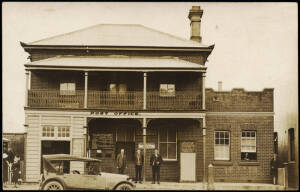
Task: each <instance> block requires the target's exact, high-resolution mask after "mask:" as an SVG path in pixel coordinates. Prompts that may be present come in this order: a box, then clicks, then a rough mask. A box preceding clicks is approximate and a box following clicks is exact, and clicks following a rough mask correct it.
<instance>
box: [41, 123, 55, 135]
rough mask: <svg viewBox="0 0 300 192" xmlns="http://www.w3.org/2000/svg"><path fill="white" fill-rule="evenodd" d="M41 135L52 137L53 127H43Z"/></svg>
mask: <svg viewBox="0 0 300 192" xmlns="http://www.w3.org/2000/svg"><path fill="white" fill-rule="evenodd" d="M42 135H43V137H54V126H52V125H44V126H43V132H42Z"/></svg>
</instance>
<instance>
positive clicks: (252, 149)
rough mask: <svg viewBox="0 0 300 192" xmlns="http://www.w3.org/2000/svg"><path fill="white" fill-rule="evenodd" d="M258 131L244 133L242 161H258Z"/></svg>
mask: <svg viewBox="0 0 300 192" xmlns="http://www.w3.org/2000/svg"><path fill="white" fill-rule="evenodd" d="M256 159H257V154H256V131H242V138H241V160H245V161H249V160H256Z"/></svg>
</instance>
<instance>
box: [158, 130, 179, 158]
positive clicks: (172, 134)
mask: <svg viewBox="0 0 300 192" xmlns="http://www.w3.org/2000/svg"><path fill="white" fill-rule="evenodd" d="M159 152H160V154H161V156H162V158H163V159H174V160H176V159H177V130H176V129H174V128H161V129H160V130H159Z"/></svg>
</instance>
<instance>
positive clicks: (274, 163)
mask: <svg viewBox="0 0 300 192" xmlns="http://www.w3.org/2000/svg"><path fill="white" fill-rule="evenodd" d="M277 170H278V161H277V154H276V153H274V157H273V158H272V160H271V176H272V177H273V184H274V185H275V184H276V183H277Z"/></svg>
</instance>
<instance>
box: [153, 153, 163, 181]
mask: <svg viewBox="0 0 300 192" xmlns="http://www.w3.org/2000/svg"><path fill="white" fill-rule="evenodd" d="M162 162H163V160H162V158H161V155H160V154H158V150H157V149H155V150H154V154H152V155H151V158H150V166H152V184H155V179H156V178H157V183H158V184H160V182H159V180H160V165H161V164H162Z"/></svg>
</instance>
